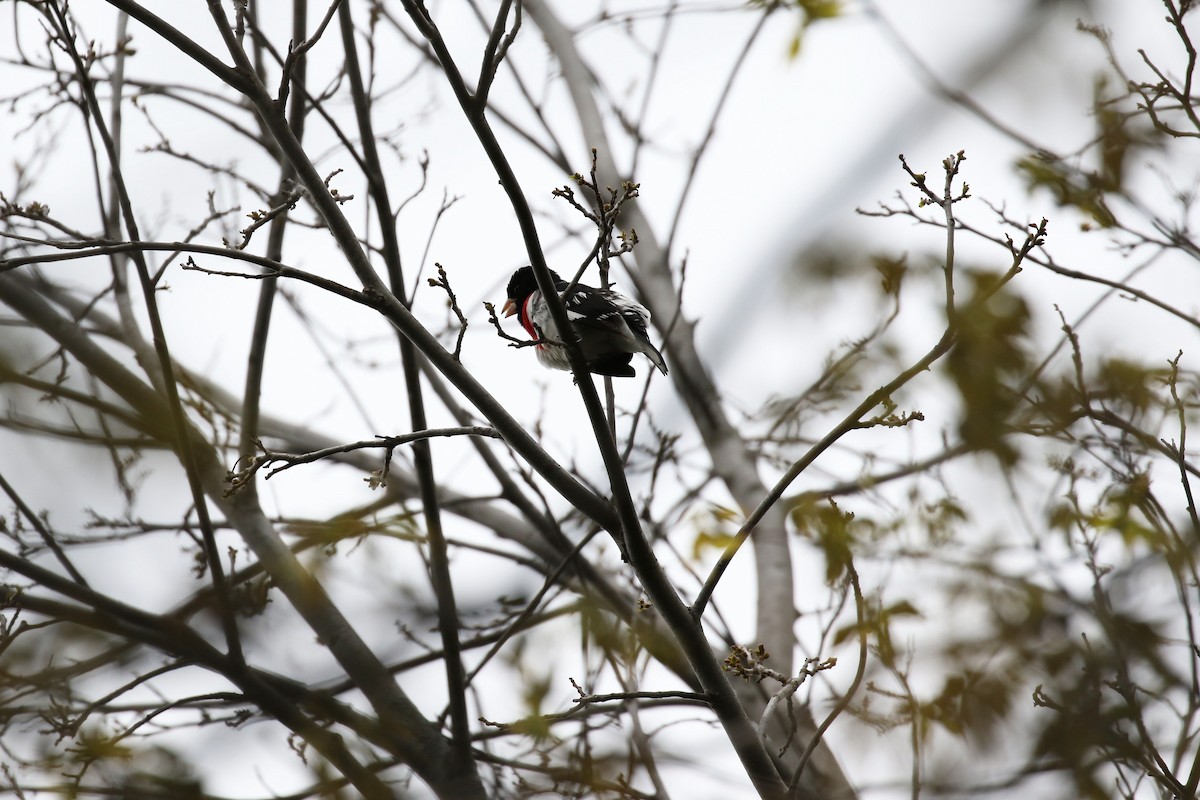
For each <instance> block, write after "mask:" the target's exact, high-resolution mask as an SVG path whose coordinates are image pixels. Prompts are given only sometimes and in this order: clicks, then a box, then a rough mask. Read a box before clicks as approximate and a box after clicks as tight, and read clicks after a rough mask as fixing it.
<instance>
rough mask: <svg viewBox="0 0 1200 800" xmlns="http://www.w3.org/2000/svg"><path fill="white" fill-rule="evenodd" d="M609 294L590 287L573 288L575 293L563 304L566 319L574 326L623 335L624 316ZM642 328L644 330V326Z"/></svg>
mask: <svg viewBox="0 0 1200 800" xmlns="http://www.w3.org/2000/svg"><path fill="white" fill-rule="evenodd" d="M611 294H612V293H611V292H603V291H600V290H599V289H593V288H592V287H590V286H577V287H575V291H574V292H572V293H571V296H570V297H568V298H567V299H566V302H565V303H564V305H565V306H566V309H567V319H569V320H571V322H572V323H573V324H575V325H579V326H583V327H588V328H595V329H598V330H605V331H612V332H613V333H618V334H624V333H625V325H626V323H625V320H624V315H623V314H622V313H621V309H620V308H619V307H618V306H617V305H616V304H615V303H613V301H612V298H611ZM642 327H643V329H644V328H645V325H644V324H643V326H642Z"/></svg>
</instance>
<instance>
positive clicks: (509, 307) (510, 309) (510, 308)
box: [502, 297, 517, 317]
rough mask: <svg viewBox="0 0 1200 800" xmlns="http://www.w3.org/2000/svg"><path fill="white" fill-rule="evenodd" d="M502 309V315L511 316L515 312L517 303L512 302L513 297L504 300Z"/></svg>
mask: <svg viewBox="0 0 1200 800" xmlns="http://www.w3.org/2000/svg"><path fill="white" fill-rule="evenodd" d="M502 310H503V311H504V316H506V317H511V316H512V315H513V314H515V313H517V304H516V303H514V302H513V299H512V298H511V297H510V298H508V299H507V300H505V301H504V308H503V309H502Z"/></svg>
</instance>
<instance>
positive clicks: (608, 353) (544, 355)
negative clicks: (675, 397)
mask: <svg viewBox="0 0 1200 800" xmlns="http://www.w3.org/2000/svg"><path fill="white" fill-rule="evenodd" d="M550 275H551V277H553V278H554V288H555V289H557V290H558V291H559V292H560V293H562V292H564V291H566V288H567V282H566V281H564V280H563V279H562V278H560V277H559V276H558V273H556V272H553V271H551V272H550ZM563 305H564V306H565V307H566V309H567V318H568V319H569V320H570V321H571V324H572V325H574V326H575V331H576V333H578V334H579V348H580V350H582V351H583V357H584V359H585V360H586V361H587V365H588V370H589V371H591V372H592V373H594V374H596V375H609V376H612V377H618V378H632V377H633V376H634V375H635V374H636V373H635V372H634V371H633V367H632V366H630V363H629V362H630V361H632V360H633V354H634V353H644V354H645V356H646V357H647V358H649V359H650V360H651V361H652V362H654V366H656V367H658V369H659V371H661V372H662V374H663V375H666V374H667V362H665V361H663V357H662V353H660V352H658V349H657V348H655V346H654V345H652V344H650V337H649V336H647V335H646V322H647V321H648V320H649V319H650V312H649V311H647V310H646V309H645V308H644V307H643V306H641V305H640V304H638V303H635V302H634V301H632V300H630V299H629V298H628V297H626V296H625V295H623V294H619V293H618V292H613V291H609V290H607V289H597V288H595V287H592V286H584V285H583V284H576V286H575V288H574V289H573V290H572V291H571V294H570V295H569V296H568V297H564V298H563ZM513 314H516V315H517V320H518V321H519V322H520V323H521V326H522V327H524V328H525V330H526V331H528V332H529V335H530V336H532V337H534V338H535V339H536V338H549V339H556V340H557V339H561V337H560V336H559V335H558V327H557V326H555V324H554V320H553V319H551V317H550V307H549V306H547V305H546V300H545V298H543V297H542V293H541V291H539V290H538V285H537V279H536V278H534V276H533V268H532V267H521V268H520V269H519V270H517V271H516V272H514V273H513V275H512V278H511V279H510V280H509V281H508V300H507V302H505V304H504V316H506V317H511V316H512V315H513ZM536 349H537V357H538V361H540V362H541V363H542V365H543V366H546V367H550V368H551V369H563V370H570V369H571V364H570V362H569V361H568V360H567V351H566V350H565V349H564V348H563V347H562V346H561V345H556V344H539V345H537V348H536Z"/></svg>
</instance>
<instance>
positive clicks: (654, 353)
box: [642, 342, 667, 375]
mask: <svg viewBox="0 0 1200 800" xmlns="http://www.w3.org/2000/svg"><path fill="white" fill-rule="evenodd" d="M643 344H644V345H645V347H644V348H643V349H642V352H643V353H645V354H646V358H648V359H650V361H651V362H653V363H654V366H656V367H658V371H659V372H661V373H662V374H663V375H666V374H667V362H666V359H664V358H663V354H662V353H660V352H658V348H657V347H655V346H654V345H652V344H650V342H643Z"/></svg>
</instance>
